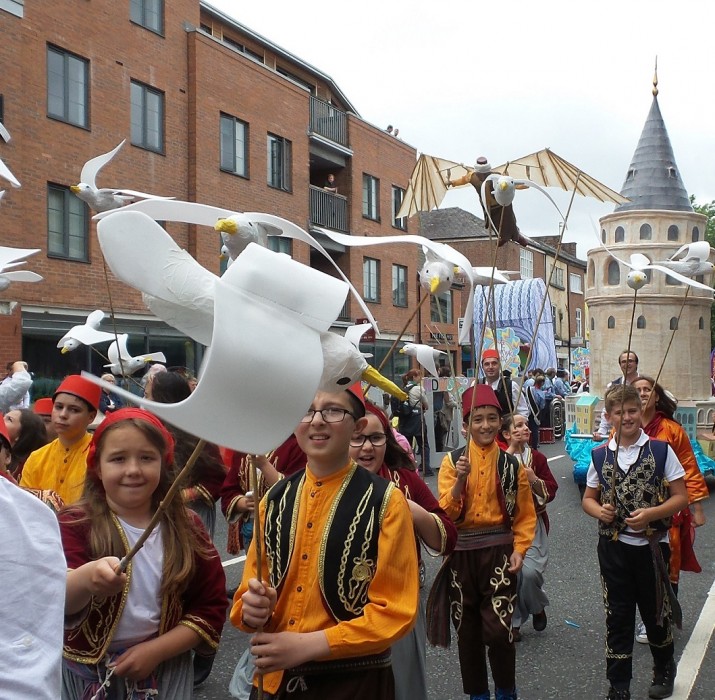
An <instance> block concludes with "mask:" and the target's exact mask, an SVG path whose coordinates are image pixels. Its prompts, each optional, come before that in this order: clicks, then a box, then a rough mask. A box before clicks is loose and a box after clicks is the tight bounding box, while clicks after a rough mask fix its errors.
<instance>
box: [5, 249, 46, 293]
mask: <svg viewBox="0 0 715 700" xmlns="http://www.w3.org/2000/svg"><path fill="white" fill-rule="evenodd" d="M39 252H40V249H39V248H7V247H5V246H0V292H4V291H5V290H6V289H7V288H8V287H9V286H10V284H11V283H12V282H41V281H42V279H43V278H42V276H41V275H38V274H37V273H35V272H30V270H13V268H15V267H18V266H19V265H24V264H25V262H26V261H25V260H23V258H27V257H29V256H30V255H35V254H36V253H39Z"/></svg>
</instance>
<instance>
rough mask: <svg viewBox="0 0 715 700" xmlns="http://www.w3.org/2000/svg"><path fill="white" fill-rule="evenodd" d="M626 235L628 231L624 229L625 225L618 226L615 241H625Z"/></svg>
mask: <svg viewBox="0 0 715 700" xmlns="http://www.w3.org/2000/svg"><path fill="white" fill-rule="evenodd" d="M625 237H626V232H625V231H624V229H623V226H618V227H617V228H616V238H615V242H616V243H623V241H624V239H625Z"/></svg>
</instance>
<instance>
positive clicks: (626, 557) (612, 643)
mask: <svg viewBox="0 0 715 700" xmlns="http://www.w3.org/2000/svg"><path fill="white" fill-rule="evenodd" d="M659 546H660V548H661V550H662V552H663V558H664V559H665V563H666V566H667V564H668V560H669V559H670V547H669V546H668V544H666V543H664V542H661V543H660V545H659ZM598 563H599V566H600V568H601V585H602V587H603V605H604V608H605V610H606V676H607V678H608V680H609V681H610V682H611V685H612V686H613V687H614V688H616V689H617V690H626V689H628V688H629V686H630V681H631V678H632V676H633V637H634V634H635V623H636V622H635V616H636V605H637V606H638V609H639V610H640V614H641V618H642V620H643V623H644V624H645V628H646V632H647V633H648V643H649V644H650V651H651V654H652V655H653V662H654V664H655V665H656V666H657V667H658V668H664V667H665V666H666V664H667V663H668V662H669V661H670V660H671V659H672V658H673V652H674V646H673V635H672V631H671V621H670V618H671V615H670V603H669V600H668V596H667V595H666V594H665V588H664V583H663V581H662V580H661V579H660V577H658V576H657V574H656V571H655V566H654V564H653V558H652V554H651V551H650V547H649V546H648V545H644V546H639V545H631V544H624V543H623V542H620V541H618V540H616V541H614V540H612V539H611V538H610V537H604V536H601V537H599V540H598ZM659 588H660V591H661V595H660V596H659V597H660V598H661V599H662V601H663V603H662V605H663V608H664V609H663V612H664V615H663V624H662V625H658V624H656V617H657V614H658V610H656V597H657V591H658V589H659Z"/></svg>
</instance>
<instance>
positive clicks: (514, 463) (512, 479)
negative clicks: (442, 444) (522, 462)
mask: <svg viewBox="0 0 715 700" xmlns="http://www.w3.org/2000/svg"><path fill="white" fill-rule="evenodd" d="M465 449H466V446H463V447H459V448H457V449H456V450H452V451H451V452H450V453H449V458H450V460H452V466H454V465H455V464H457V460H458V459H459V458H460V457H461V456H462V455H463V454H464V450H465ZM497 479H498V482H497V486H501V489H500V488H497V496H498V498H499V506H500V507H501V511H502V514H503V515H504V517H505V518H506V519H508V521H509V524H510V525H511V522H512V521H513V520H514V509H515V507H516V496H517V493H518V491H519V460H518V459H517V458H516V457H514V455H510V454H509V453H508V452H504V450H502V449H499V455H498V456H497ZM461 519H462V518H461V517H460V520H461ZM457 524H459V523H457Z"/></svg>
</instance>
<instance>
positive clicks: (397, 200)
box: [392, 185, 407, 231]
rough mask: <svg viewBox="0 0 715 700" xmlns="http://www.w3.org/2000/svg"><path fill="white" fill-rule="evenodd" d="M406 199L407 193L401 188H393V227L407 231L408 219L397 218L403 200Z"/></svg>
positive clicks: (403, 217) (404, 217)
mask: <svg viewBox="0 0 715 700" xmlns="http://www.w3.org/2000/svg"><path fill="white" fill-rule="evenodd" d="M404 197H405V191H404V190H403V189H402V188H401V187H395V185H393V186H392V225H393V226H394V227H395V228H399V229H402V230H403V231H406V230H407V217H406V216H402V217H400V218H397V212H398V211H400V207H401V206H402V200H403V199H404Z"/></svg>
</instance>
